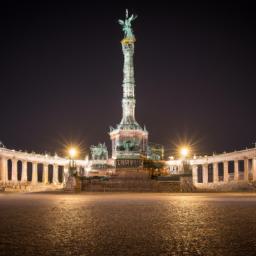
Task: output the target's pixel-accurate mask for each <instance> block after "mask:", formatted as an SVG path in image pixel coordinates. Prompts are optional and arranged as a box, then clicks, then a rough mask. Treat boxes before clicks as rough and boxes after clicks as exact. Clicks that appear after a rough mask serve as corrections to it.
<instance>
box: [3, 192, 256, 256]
mask: <svg viewBox="0 0 256 256" xmlns="http://www.w3.org/2000/svg"><path fill="white" fill-rule="evenodd" d="M0 255H13V256H14V255H113V256H114V255H120V256H121V255H122V256H124V255H147V256H150V255H223V256H224V255H225V256H227V255H256V194H228V193H226V194H214V193H212V194H147V193H145V194H142V193H141V194H136V193H130V194H128V193H127V194H118V193H116V194H97V193H95V194H86V193H84V194H4V193H1V194H0Z"/></svg>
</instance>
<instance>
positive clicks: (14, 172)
mask: <svg viewBox="0 0 256 256" xmlns="http://www.w3.org/2000/svg"><path fill="white" fill-rule="evenodd" d="M17 180H18V179H17V160H16V159H12V182H17Z"/></svg>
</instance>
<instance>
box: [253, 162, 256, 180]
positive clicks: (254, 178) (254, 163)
mask: <svg viewBox="0 0 256 256" xmlns="http://www.w3.org/2000/svg"><path fill="white" fill-rule="evenodd" d="M252 177H253V180H254V181H256V158H253V159H252Z"/></svg>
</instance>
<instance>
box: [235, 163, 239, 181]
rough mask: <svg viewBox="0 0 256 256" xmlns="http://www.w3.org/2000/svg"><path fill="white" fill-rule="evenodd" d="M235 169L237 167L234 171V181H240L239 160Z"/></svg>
mask: <svg viewBox="0 0 256 256" xmlns="http://www.w3.org/2000/svg"><path fill="white" fill-rule="evenodd" d="M234 167H235V170H234V181H238V179H239V172H238V160H235V161H234Z"/></svg>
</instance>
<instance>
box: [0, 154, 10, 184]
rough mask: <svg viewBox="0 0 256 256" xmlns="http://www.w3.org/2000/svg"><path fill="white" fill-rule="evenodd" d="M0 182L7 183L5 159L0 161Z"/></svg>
mask: <svg viewBox="0 0 256 256" xmlns="http://www.w3.org/2000/svg"><path fill="white" fill-rule="evenodd" d="M0 172H1V173H0V180H1V181H2V182H7V179H8V174H7V159H6V158H5V157H2V158H1V161H0Z"/></svg>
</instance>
